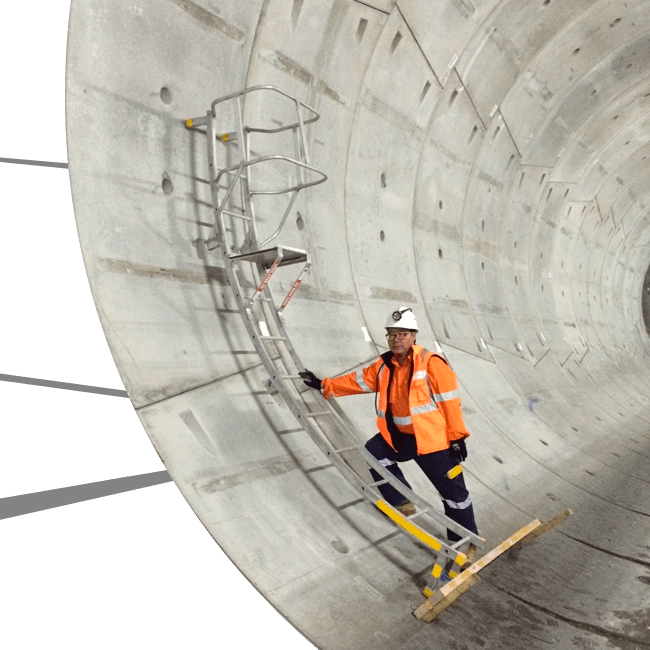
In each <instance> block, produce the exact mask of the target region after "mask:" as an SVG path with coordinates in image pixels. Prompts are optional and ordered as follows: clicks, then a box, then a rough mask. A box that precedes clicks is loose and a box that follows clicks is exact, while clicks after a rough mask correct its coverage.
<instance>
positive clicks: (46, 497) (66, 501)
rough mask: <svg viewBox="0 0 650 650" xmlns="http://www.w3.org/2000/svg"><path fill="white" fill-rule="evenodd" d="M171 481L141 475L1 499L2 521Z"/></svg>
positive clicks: (155, 474) (165, 475)
mask: <svg viewBox="0 0 650 650" xmlns="http://www.w3.org/2000/svg"><path fill="white" fill-rule="evenodd" d="M171 480H172V477H171V476H170V475H169V472H167V471H162V472H152V473H150V474H139V475H137V476H126V477H124V478H114V479H109V480H108V481H99V482H98V483H87V484H85V485H75V486H73V487H65V488H58V489H56V490H47V491H45V492H34V493H32V494H21V495H19V496H14V497H5V498H4V499H0V519H9V518H10V517H19V516H20V515H27V514H29V513H31V512H40V511H41V510H49V509H50V508H59V507H60V506H68V505H70V504H72V503H80V502H81V501H89V500H91V499H99V498H101V497H106V496H110V495H111V494H120V493H121V492H130V491H131V490H139V489H140V488H145V487H150V486H152V485H159V484H160V483H169V482H170V481H171Z"/></svg>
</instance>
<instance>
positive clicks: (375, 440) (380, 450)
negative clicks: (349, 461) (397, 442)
mask: <svg viewBox="0 0 650 650" xmlns="http://www.w3.org/2000/svg"><path fill="white" fill-rule="evenodd" d="M366 449H367V450H368V451H369V452H370V453H371V454H372V455H373V456H374V457H375V458H377V459H379V458H385V457H386V443H385V442H384V439H383V438H382V435H381V433H378V434H377V435H376V436H373V437H372V438H370V440H368V442H366Z"/></svg>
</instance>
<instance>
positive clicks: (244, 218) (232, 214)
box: [221, 210, 251, 221]
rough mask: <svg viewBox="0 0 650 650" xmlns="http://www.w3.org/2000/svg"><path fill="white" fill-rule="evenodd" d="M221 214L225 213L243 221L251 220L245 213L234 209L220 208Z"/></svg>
mask: <svg viewBox="0 0 650 650" xmlns="http://www.w3.org/2000/svg"><path fill="white" fill-rule="evenodd" d="M221 214H226V215H228V216H229V217H235V218H236V219H243V220H244V221H250V220H251V218H250V217H247V216H246V215H245V214H242V213H241V212H235V211H234V210H222V211H221Z"/></svg>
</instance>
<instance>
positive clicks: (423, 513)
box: [407, 508, 430, 519]
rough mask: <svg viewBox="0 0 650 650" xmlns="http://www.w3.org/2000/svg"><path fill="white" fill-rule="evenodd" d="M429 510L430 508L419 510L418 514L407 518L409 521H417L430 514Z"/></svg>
mask: <svg viewBox="0 0 650 650" xmlns="http://www.w3.org/2000/svg"><path fill="white" fill-rule="evenodd" d="M429 510H430V508H424V509H423V510H418V511H417V512H416V513H414V514H412V515H410V516H409V517H407V519H415V518H416V517H421V516H422V515H426V513H427V512H429Z"/></svg>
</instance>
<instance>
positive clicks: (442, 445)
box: [323, 345, 469, 454]
mask: <svg viewBox="0 0 650 650" xmlns="http://www.w3.org/2000/svg"><path fill="white" fill-rule="evenodd" d="M384 356H386V360H384V358H383V357H384ZM387 362H388V363H390V364H391V367H392V373H393V379H392V381H390V374H391V372H390V370H389V368H388V367H387V366H386V363H387ZM409 378H410V383H409ZM389 384H390V395H389ZM323 389H324V396H325V398H326V399H329V398H330V396H331V395H334V396H335V397H342V396H344V395H358V394H360V393H379V400H378V405H377V426H378V427H379V431H380V433H381V435H382V436H383V438H384V440H386V442H387V443H388V444H389V445H391V447H392V439H391V435H390V432H389V430H388V424H387V422H386V412H387V410H388V409H387V406H388V405H389V404H390V411H391V415H392V419H393V422H394V424H395V425H396V426H397V429H398V430H399V431H401V432H402V433H406V434H413V435H415V441H416V444H417V449H418V454H430V453H432V452H435V451H441V450H443V449H448V448H449V443H450V441H453V440H458V439H461V438H466V437H467V436H469V432H468V431H467V428H466V427H465V422H464V421H463V414H462V412H461V409H460V394H459V392H458V383H457V381H456V374H455V373H454V371H453V370H452V369H451V368H450V367H449V365H448V364H447V362H446V361H445V360H444V359H443V358H442V357H440V356H439V355H437V354H434V353H433V352H430V351H429V350H425V349H424V348H423V347H422V346H420V345H413V346H412V347H411V351H410V352H409V355H408V357H407V358H406V360H405V361H404V363H403V364H402V365H400V364H399V362H398V361H397V359H396V358H395V357H393V356H392V355H390V353H388V356H387V355H382V357H379V359H377V361H375V363H373V364H372V365H370V366H367V367H366V368H363V369H362V370H358V371H356V372H351V373H349V374H347V375H342V376H340V377H336V378H334V379H330V378H326V379H324V380H323ZM396 451H397V450H396Z"/></svg>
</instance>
